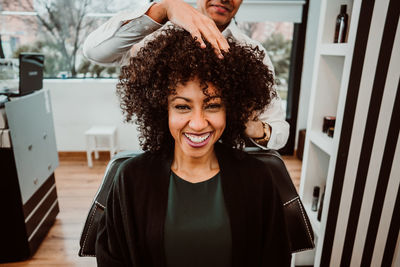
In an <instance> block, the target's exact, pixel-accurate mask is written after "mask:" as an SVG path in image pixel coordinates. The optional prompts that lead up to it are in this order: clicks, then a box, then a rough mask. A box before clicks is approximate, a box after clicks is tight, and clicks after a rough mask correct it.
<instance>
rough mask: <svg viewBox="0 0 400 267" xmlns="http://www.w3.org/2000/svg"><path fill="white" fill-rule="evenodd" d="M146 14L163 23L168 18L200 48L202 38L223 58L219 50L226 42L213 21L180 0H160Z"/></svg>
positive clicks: (225, 46) (223, 49)
mask: <svg viewBox="0 0 400 267" xmlns="http://www.w3.org/2000/svg"><path fill="white" fill-rule="evenodd" d="M146 14H147V15H148V16H149V17H151V18H152V19H154V20H156V21H157V22H160V23H164V22H165V21H167V20H169V21H171V22H172V23H174V24H176V25H178V26H180V27H182V28H183V29H185V30H186V31H188V32H189V33H190V34H191V35H192V36H193V38H195V39H196V40H197V41H198V42H199V43H200V45H201V47H202V48H205V47H206V45H205V43H204V41H203V38H204V39H205V40H207V41H208V42H209V43H210V44H211V45H212V47H213V48H214V50H215V53H216V54H217V56H219V57H220V58H223V56H222V53H221V51H228V49H229V44H228V42H227V41H226V39H225V37H224V36H223V35H222V33H221V32H220V31H219V29H218V28H217V26H216V25H215V22H214V21H213V20H212V19H210V18H209V17H207V16H205V15H203V14H202V13H201V12H199V11H198V10H197V9H195V8H194V7H192V6H191V5H189V4H187V3H185V2H184V1H182V0H162V1H161V2H159V3H157V4H155V5H153V6H152V7H151V8H150V9H149V10H148V11H147V13H146ZM202 37H203V38H202Z"/></svg>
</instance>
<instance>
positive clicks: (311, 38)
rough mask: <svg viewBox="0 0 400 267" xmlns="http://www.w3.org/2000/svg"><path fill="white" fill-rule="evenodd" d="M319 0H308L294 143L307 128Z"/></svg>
mask: <svg viewBox="0 0 400 267" xmlns="http://www.w3.org/2000/svg"><path fill="white" fill-rule="evenodd" d="M320 9H321V1H319V0H310V2H309V6H308V19H307V20H308V21H307V31H306V43H305V48H304V61H303V73H302V77H301V89H300V97H299V110H298V114H297V127H296V145H295V149H297V141H298V133H299V130H300V129H306V128H307V118H308V107H309V104H310V95H311V80H312V75H313V69H314V60H315V53H316V43H317V34H316V32H317V31H318V21H319V17H320Z"/></svg>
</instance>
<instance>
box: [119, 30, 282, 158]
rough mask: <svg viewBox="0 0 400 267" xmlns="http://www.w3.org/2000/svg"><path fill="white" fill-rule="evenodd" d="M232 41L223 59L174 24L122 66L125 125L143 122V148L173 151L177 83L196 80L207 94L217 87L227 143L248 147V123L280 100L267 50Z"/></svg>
mask: <svg viewBox="0 0 400 267" xmlns="http://www.w3.org/2000/svg"><path fill="white" fill-rule="evenodd" d="M228 43H229V46H230V50H229V52H227V53H224V52H223V55H224V59H222V60H221V59H219V58H218V57H217V56H216V54H215V52H214V50H213V49H212V47H211V45H210V44H209V43H208V42H206V45H207V47H206V48H205V49H204V48H200V45H199V43H198V42H196V41H195V40H194V39H193V38H192V36H191V35H190V34H189V33H188V32H186V31H184V30H182V29H179V28H176V27H172V26H171V27H169V28H166V29H163V30H162V31H161V33H160V34H158V35H157V37H156V38H155V39H153V40H151V41H149V42H147V43H146V45H145V46H144V47H142V48H141V49H140V50H139V52H138V53H137V55H136V56H135V57H132V58H131V59H130V64H129V65H127V66H124V67H122V70H121V75H120V77H119V79H120V80H119V83H118V85H117V94H118V96H119V97H120V100H121V108H122V110H123V112H124V114H125V121H126V122H131V121H134V122H136V124H138V129H139V131H140V136H139V141H140V145H141V146H142V149H143V150H145V151H152V152H155V151H162V150H168V149H171V148H173V144H174V140H173V138H172V136H171V134H170V132H169V128H168V96H169V95H170V94H174V93H175V88H176V85H177V84H179V83H182V84H185V83H186V82H188V81H189V80H192V79H196V78H197V79H198V80H199V81H201V83H202V85H204V86H203V93H205V95H208V94H207V85H206V83H211V84H213V85H214V86H215V87H216V88H217V89H218V93H219V94H220V96H221V98H222V101H223V103H224V104H225V107H226V128H225V131H224V133H223V135H222V136H221V140H222V142H223V143H225V144H227V145H229V146H235V147H238V146H239V147H243V145H244V138H245V133H244V131H245V124H246V122H247V121H248V120H249V118H250V117H251V115H252V113H253V112H254V111H255V112H261V111H262V110H264V108H265V107H266V106H267V105H268V104H269V103H270V101H271V98H272V97H274V96H275V91H274V89H273V84H274V78H273V74H272V72H271V71H270V70H269V69H268V67H267V66H266V65H264V64H263V62H262V60H263V58H264V56H265V55H264V52H263V51H261V50H259V49H258V48H253V47H250V46H243V45H240V44H238V43H236V42H235V41H233V40H232V39H228ZM134 115H135V116H134ZM133 118H134V119H133Z"/></svg>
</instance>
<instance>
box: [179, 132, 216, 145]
mask: <svg viewBox="0 0 400 267" xmlns="http://www.w3.org/2000/svg"><path fill="white" fill-rule="evenodd" d="M184 135H185V136H186V137H187V138H189V140H190V141H192V142H193V143H201V142H203V141H204V140H206V139H207V138H208V137H209V136H210V133H206V134H204V135H191V134H187V133H185V134H184Z"/></svg>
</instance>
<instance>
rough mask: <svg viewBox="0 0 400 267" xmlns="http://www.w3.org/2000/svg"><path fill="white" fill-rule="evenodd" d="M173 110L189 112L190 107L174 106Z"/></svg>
mask: <svg viewBox="0 0 400 267" xmlns="http://www.w3.org/2000/svg"><path fill="white" fill-rule="evenodd" d="M175 108H176V109H177V110H189V109H190V107H189V106H187V105H176V106H175Z"/></svg>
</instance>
